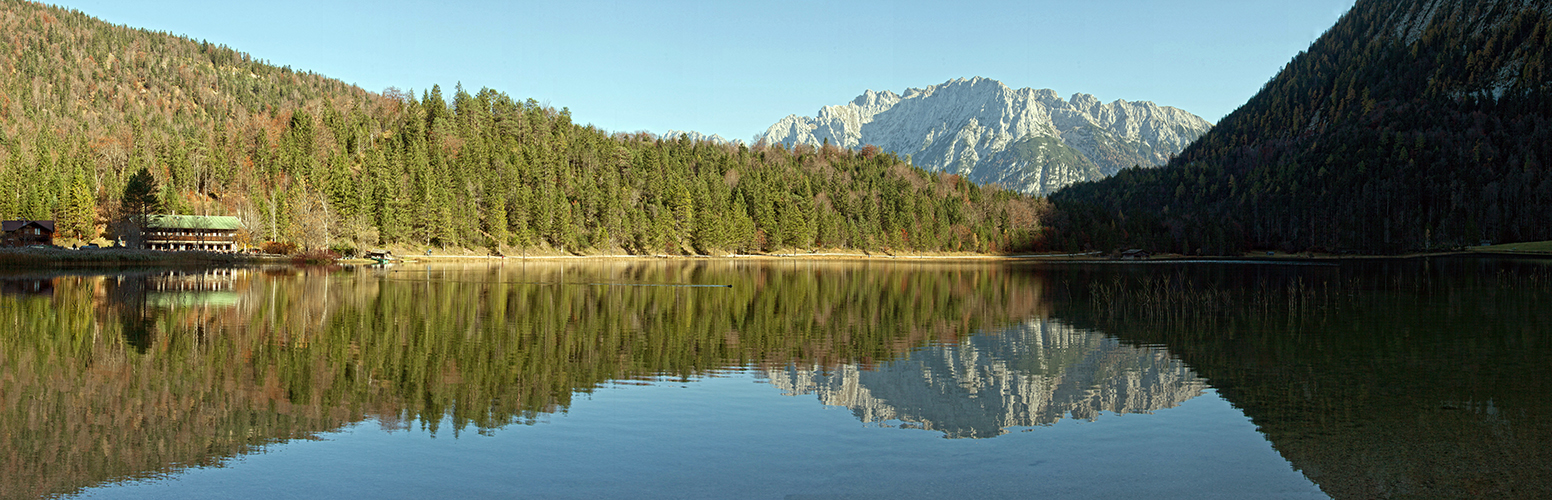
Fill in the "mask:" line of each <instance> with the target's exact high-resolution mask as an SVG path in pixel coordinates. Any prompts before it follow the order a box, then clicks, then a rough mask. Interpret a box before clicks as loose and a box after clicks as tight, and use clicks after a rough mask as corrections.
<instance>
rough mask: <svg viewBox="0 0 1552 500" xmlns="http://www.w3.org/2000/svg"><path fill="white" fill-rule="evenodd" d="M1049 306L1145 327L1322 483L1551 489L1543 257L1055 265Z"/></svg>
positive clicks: (1550, 328)
mask: <svg viewBox="0 0 1552 500" xmlns="http://www.w3.org/2000/svg"><path fill="white" fill-rule="evenodd" d="M1052 278H1053V279H1062V280H1073V281H1077V282H1083V283H1088V284H1089V285H1090V286H1085V287H1074V288H1073V290H1074V293H1073V297H1071V300H1063V301H1060V302H1061V304H1062V305H1061V306H1060V307H1059V308H1058V310H1057V311H1056V312H1055V313H1054V314H1055V315H1056V316H1058V317H1061V318H1063V319H1065V320H1067V321H1071V322H1074V323H1075V324H1078V325H1081V326H1083V327H1086V328H1097V329H1102V330H1104V331H1106V332H1107V333H1112V334H1115V335H1117V336H1119V337H1120V338H1121V339H1123V341H1126V342H1131V343H1148V344H1153V343H1158V344H1165V345H1168V346H1169V349H1170V351H1171V352H1173V353H1175V354H1176V355H1178V356H1179V357H1180V358H1181V359H1182V360H1184V361H1185V362H1186V363H1188V364H1190V365H1191V366H1192V367H1193V368H1194V369H1195V370H1196V371H1197V372H1198V373H1200V374H1202V376H1203V377H1205V378H1207V379H1208V380H1211V381H1212V385H1213V386H1214V388H1216V389H1217V390H1218V392H1219V393H1220V394H1221V395H1222V396H1223V397H1224V398H1225V399H1228V400H1229V401H1231V402H1233V403H1234V404H1235V406H1237V407H1239V408H1241V409H1242V410H1244V412H1245V414H1246V415H1247V416H1249V417H1251V419H1252V420H1253V421H1254V422H1255V423H1256V425H1257V426H1258V427H1259V428H1260V430H1261V431H1262V432H1263V433H1264V434H1265V435H1266V436H1267V438H1268V439H1269V440H1270V441H1271V442H1272V444H1273V446H1274V447H1275V448H1276V449H1277V450H1278V451H1279V452H1280V453H1281V454H1282V455H1283V456H1284V457H1285V458H1287V459H1288V460H1289V461H1290V462H1291V463H1292V464H1293V465H1294V466H1295V467H1297V468H1298V469H1300V470H1302V471H1303V472H1304V473H1305V475H1306V476H1307V477H1309V478H1310V479H1311V480H1313V481H1315V482H1316V483H1318V484H1320V486H1321V489H1322V490H1324V491H1325V492H1326V493H1327V494H1329V495H1331V496H1332V497H1335V498H1544V497H1549V496H1552V404H1549V402H1548V400H1547V398H1546V395H1547V394H1549V393H1552V363H1548V360H1552V307H1548V304H1552V267H1549V266H1548V263H1547V262H1545V261H1506V260H1489V259H1437V260H1429V259H1418V260H1405V261H1381V262H1373V263H1364V264H1362V265H1347V266H1343V267H1341V268H1331V269H1327V270H1323V271H1293V270H1289V269H1282V268H1268V267H1238V268H1236V267H1209V268H1205V269H1197V270H1193V272H1190V273H1181V272H1180V271H1179V270H1174V269H1124V270H1122V269H1111V270H1103V269H1072V270H1067V271H1064V272H1062V273H1060V277H1057V276H1054V275H1053V276H1052Z"/></svg>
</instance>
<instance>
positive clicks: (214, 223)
mask: <svg viewBox="0 0 1552 500" xmlns="http://www.w3.org/2000/svg"><path fill="white" fill-rule="evenodd" d="M145 227H148V228H150V227H155V228H163V229H222V230H227V231H236V230H237V229H238V228H241V227H242V222H239V221H238V220H237V218H236V217H232V216H229V215H147V216H146V222H145Z"/></svg>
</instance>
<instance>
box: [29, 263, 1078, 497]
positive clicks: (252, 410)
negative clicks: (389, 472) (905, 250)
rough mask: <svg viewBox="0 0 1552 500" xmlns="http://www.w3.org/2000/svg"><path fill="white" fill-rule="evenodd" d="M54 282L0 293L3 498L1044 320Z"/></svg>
mask: <svg viewBox="0 0 1552 500" xmlns="http://www.w3.org/2000/svg"><path fill="white" fill-rule="evenodd" d="M51 279H52V283H53V284H54V290H53V292H52V295H49V296H48V297H49V300H35V299H27V298H21V297H14V298H13V297H12V296H9V295H7V296H3V297H0V322H3V323H4V324H9V325H17V328H15V329H11V330H9V331H0V440H3V441H0V457H3V458H0V459H3V460H4V461H5V463H4V464H0V465H3V470H6V471H8V472H7V473H6V474H4V475H0V490H3V491H6V492H7V494H8V495H9V494H10V492H20V493H19V494H18V495H19V496H36V495H44V494H49V493H63V492H69V491H74V490H76V489H78V488H81V487H84V486H88V485H92V484H97V483H99V482H103V481H112V480H122V479H128V478H137V477H148V476H156V475H160V474H166V473H170V472H173V471H176V470H179V469H181V468H184V467H190V466H201V465H209V464H216V463H220V462H221V461H222V460H224V459H225V458H226V457H231V456H235V455H239V454H244V453H252V452H255V451H258V450H261V449H263V447H264V446H265V445H267V444H271V443H276V442H281V441H285V440H290V439H297V438H305V437H308V436H311V435H314V434H316V433H318V432H323V431H328V430H332V429H338V428H340V427H341V426H344V425H348V424H351V423H354V422H359V421H362V420H366V419H374V420H377V421H380V422H401V423H404V425H420V426H421V427H422V428H424V429H426V430H427V431H428V432H431V433H437V432H439V431H441V430H444V429H441V428H440V427H441V426H443V425H444V423H445V424H448V425H449V426H450V427H451V429H450V431H451V432H452V433H453V434H454V435H455V436H456V435H457V434H458V433H460V432H463V431H465V430H467V429H473V430H476V431H478V432H482V433H488V432H492V431H493V430H495V429H499V428H501V427H503V426H507V425H511V424H514V423H517V424H528V423H533V422H534V421H535V420H537V419H538V418H539V417H541V416H542V415H545V414H549V413H553V412H556V411H559V410H562V409H564V408H566V407H567V406H568V405H569V404H570V402H571V400H572V398H573V397H575V396H576V395H577V394H583V393H587V392H589V391H591V390H593V389H594V388H596V387H599V386H601V385H604V384H607V383H609V382H610V381H616V380H630V379H643V378H657V377H664V376H674V377H691V376H697V375H701V374H713V373H716V372H717V371H719V370H723V369H727V368H730V367H744V366H750V365H756V366H763V365H769V366H778V365H786V364H788V363H802V364H806V365H814V366H840V365H842V364H845V363H862V364H864V365H872V364H878V363H887V362H889V361H891V360H893V359H896V358H897V357H899V356H901V355H903V354H905V353H908V352H910V351H911V350H913V349H915V348H918V347H921V346H924V345H928V344H931V343H935V342H947V343H953V342H958V341H960V340H961V339H964V338H967V337H969V336H970V335H971V334H973V333H975V332H977V331H982V330H987V329H992V328H998V327H1000V326H1001V325H1004V324H1008V323H1009V322H1012V321H1015V320H1017V319H1022V318H1027V317H1038V316H1040V315H1042V314H1043V310H1044V308H1046V307H1048V304H1047V302H1046V301H1045V300H1044V298H1043V297H1042V295H1041V293H1042V291H1041V290H1042V287H1041V286H1040V285H1039V282H1038V277H1037V276H1033V275H1029V274H1024V273H1013V272H1008V271H1007V270H1005V269H1002V268H1000V267H996V266H934V265H907V266H877V265H848V264H824V263H804V264H802V265H793V264H790V263H776V264H762V263H695V262H667V263H665V262H646V263H628V264H622V263H615V264H602V265H543V264H534V265H523V266H505V267H501V266H498V267H418V268H412V269H404V268H401V269H398V270H366V269H291V268H275V269H252V270H235V271H209V272H206V271H200V272H186V271H173V272H132V273H124V274H121V275H115V276H100V275H61V276H57V277H54V278H51ZM642 284H733V285H734V286H733V287H731V288H723V287H718V288H685V287H660V286H635V285H642ZM390 425H391V424H390Z"/></svg>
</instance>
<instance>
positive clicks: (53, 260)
mask: <svg viewBox="0 0 1552 500" xmlns="http://www.w3.org/2000/svg"><path fill="white" fill-rule="evenodd" d="M255 260H256V259H255V258H254V257H250V256H243V255H237V254H230V253H215V252H161V251H155V250H137V249H128V248H95V249H82V250H70V249H65V248H58V247H26V248H0V266H3V267H26V266H141V265H231V264H240V263H247V262H253V261H255Z"/></svg>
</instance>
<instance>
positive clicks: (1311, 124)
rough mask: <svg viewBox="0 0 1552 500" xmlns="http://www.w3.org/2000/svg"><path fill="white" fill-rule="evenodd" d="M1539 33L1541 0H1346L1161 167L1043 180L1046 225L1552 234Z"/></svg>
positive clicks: (1095, 231) (1333, 242)
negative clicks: (1313, 36) (1049, 207)
mask: <svg viewBox="0 0 1552 500" xmlns="http://www.w3.org/2000/svg"><path fill="white" fill-rule="evenodd" d="M1435 3H1439V2H1435ZM1428 5H1433V4H1432V3H1430V4H1428ZM1430 14H1431V17H1430ZM1549 39H1552V14H1549V11H1548V6H1547V5H1545V4H1544V3H1532V4H1531V6H1530V8H1522V7H1521V6H1519V5H1518V3H1517V2H1508V1H1494V0H1456V1H1450V2H1442V3H1440V6H1439V8H1438V9H1436V10H1431V8H1428V6H1427V5H1424V2H1421V1H1415V0H1359V1H1358V2H1357V4H1356V5H1355V6H1354V7H1353V9H1352V11H1350V12H1349V13H1348V14H1347V15H1345V16H1344V17H1343V18H1342V19H1341V20H1340V21H1338V23H1337V24H1336V26H1334V27H1333V28H1331V30H1330V31H1328V32H1327V33H1325V34H1324V35H1323V36H1321V37H1320V39H1319V40H1317V41H1316V42H1315V43H1314V45H1312V46H1311V47H1310V49H1309V51H1307V52H1304V53H1301V54H1299V55H1298V56H1296V57H1295V58H1294V59H1293V60H1292V61H1290V62H1289V63H1288V65H1287V66H1286V67H1285V68H1284V69H1283V71H1282V72H1281V73H1279V74H1278V75H1277V76H1276V77H1274V78H1273V79H1272V80H1271V81H1269V82H1268V83H1267V84H1266V86H1265V87H1263V88H1262V89H1261V92H1259V93H1258V94H1257V95H1256V96H1255V97H1254V98H1252V99H1251V100H1250V101H1249V102H1247V103H1245V105H1244V106H1243V107H1241V108H1240V109H1238V110H1236V111H1235V112H1234V113H1232V114H1230V115H1229V116H1227V117H1225V118H1224V119H1223V120H1222V121H1221V122H1219V124H1218V125H1217V126H1215V127H1214V128H1213V129H1212V131H1211V132H1209V133H1208V134H1207V135H1205V136H1203V137H1202V138H1201V139H1199V140H1197V142H1196V143H1194V144H1192V145H1191V146H1190V147H1188V148H1187V149H1186V150H1185V151H1183V152H1182V153H1181V155H1180V156H1179V157H1178V158H1177V159H1176V160H1175V161H1173V162H1172V163H1171V164H1170V165H1169V167H1168V168H1162V169H1151V170H1138V169H1133V170H1129V171H1125V172H1122V173H1121V174H1120V175H1117V176H1116V177H1114V178H1111V179H1107V180H1104V181H1100V182H1095V183H1087V184H1082V185H1076V186H1074V187H1072V188H1069V189H1067V190H1064V191H1062V192H1059V193H1057V194H1055V195H1053V196H1052V197H1051V199H1052V202H1053V204H1054V205H1055V206H1056V207H1057V209H1058V213H1059V215H1058V216H1057V218H1056V220H1055V224H1056V225H1057V226H1058V227H1059V231H1060V234H1059V236H1057V239H1058V240H1059V241H1060V242H1061V243H1060V244H1061V245H1064V246H1071V247H1089V248H1104V249H1109V248H1113V247H1118V246H1143V247H1147V248H1150V249H1154V250H1159V251H1175V252H1181V253H1194V252H1198V251H1200V252H1204V253H1215V254H1234V253H1239V252H1242V251H1245V250H1250V249H1273V248H1276V249H1283V250H1290V251H1303V250H1312V249H1315V250H1331V251H1337V250H1349V251H1359V252H1366V253H1399V252H1406V251H1412V250H1423V249H1437V248H1450V247H1459V246H1465V245H1475V244H1477V243H1478V242H1479V241H1481V240H1488V241H1493V242H1509V241H1530V240H1546V239H1552V171H1549V170H1548V168H1547V166H1546V164H1545V163H1544V162H1546V161H1549V160H1552V100H1549V96H1548V90H1549V84H1552V74H1549V73H1548V72H1547V69H1548V67H1547V65H1548V64H1549V63H1552V60H1549V59H1548V57H1547V48H1548V42H1549Z"/></svg>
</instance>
